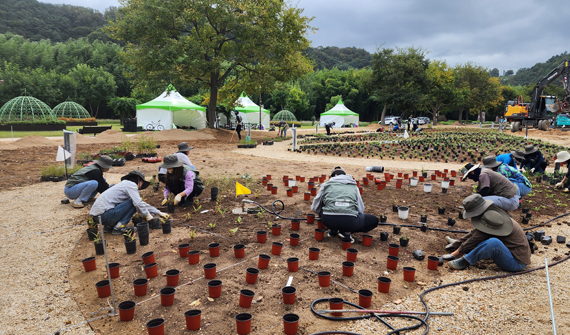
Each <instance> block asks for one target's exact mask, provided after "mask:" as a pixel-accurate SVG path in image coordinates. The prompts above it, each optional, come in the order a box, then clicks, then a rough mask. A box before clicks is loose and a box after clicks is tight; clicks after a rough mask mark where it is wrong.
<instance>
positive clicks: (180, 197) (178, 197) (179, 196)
mask: <svg viewBox="0 0 570 335" xmlns="http://www.w3.org/2000/svg"><path fill="white" fill-rule="evenodd" d="M180 200H182V196H181V195H180V193H179V194H178V195H176V196H175V197H174V205H178V203H179V202H180Z"/></svg>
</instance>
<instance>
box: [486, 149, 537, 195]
mask: <svg viewBox="0 0 570 335" xmlns="http://www.w3.org/2000/svg"><path fill="white" fill-rule="evenodd" d="M483 167H485V168H488V169H491V170H493V171H495V172H497V173H500V174H502V175H503V176H505V177H506V178H507V179H508V180H509V181H510V182H511V183H513V184H515V185H517V187H518V188H519V193H518V195H519V202H520V201H521V200H520V199H522V197H524V196H525V195H527V194H529V193H530V191H532V184H531V183H530V181H529V180H528V179H527V178H526V177H525V176H524V175H523V174H522V173H520V172H519V171H518V170H517V169H516V168H514V167H512V166H509V165H506V164H505V163H501V162H499V161H497V160H496V159H495V157H493V156H487V157H485V158H483Z"/></svg>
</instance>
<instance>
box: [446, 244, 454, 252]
mask: <svg viewBox="0 0 570 335" xmlns="http://www.w3.org/2000/svg"><path fill="white" fill-rule="evenodd" d="M455 250H457V248H456V247H455V246H454V245H453V243H449V244H448V245H446V246H445V251H448V252H453V251H455Z"/></svg>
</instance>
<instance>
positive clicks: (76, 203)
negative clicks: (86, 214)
mask: <svg viewBox="0 0 570 335" xmlns="http://www.w3.org/2000/svg"><path fill="white" fill-rule="evenodd" d="M71 206H73V208H83V207H85V206H84V205H83V202H81V199H75V200H73V203H72V204H71Z"/></svg>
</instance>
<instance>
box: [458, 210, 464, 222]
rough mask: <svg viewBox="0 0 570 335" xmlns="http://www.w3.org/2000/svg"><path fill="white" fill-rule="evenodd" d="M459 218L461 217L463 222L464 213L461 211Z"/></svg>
mask: <svg viewBox="0 0 570 335" xmlns="http://www.w3.org/2000/svg"><path fill="white" fill-rule="evenodd" d="M458 217H459V218H460V219H461V220H463V212H462V211H459V215H458Z"/></svg>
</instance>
